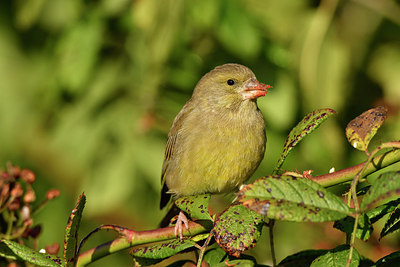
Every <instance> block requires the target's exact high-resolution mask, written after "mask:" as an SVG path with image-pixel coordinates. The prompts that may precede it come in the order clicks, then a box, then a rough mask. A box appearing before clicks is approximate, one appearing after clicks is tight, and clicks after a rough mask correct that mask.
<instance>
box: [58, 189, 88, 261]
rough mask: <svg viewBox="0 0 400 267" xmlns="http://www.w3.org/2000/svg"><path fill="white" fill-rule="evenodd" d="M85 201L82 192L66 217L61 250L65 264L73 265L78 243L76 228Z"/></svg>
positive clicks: (77, 227) (77, 228)
mask: <svg viewBox="0 0 400 267" xmlns="http://www.w3.org/2000/svg"><path fill="white" fill-rule="evenodd" d="M85 203H86V196H85V194H84V193H82V194H81V195H80V196H79V198H78V203H77V204H76V206H75V208H74V209H73V210H72V212H71V215H70V216H69V218H68V223H67V227H66V228H65V237H64V252H63V256H64V257H63V261H64V265H65V266H75V262H76V250H77V245H78V230H79V224H80V222H81V218H82V212H83V208H84V207H85Z"/></svg>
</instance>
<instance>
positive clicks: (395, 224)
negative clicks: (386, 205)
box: [380, 207, 400, 239]
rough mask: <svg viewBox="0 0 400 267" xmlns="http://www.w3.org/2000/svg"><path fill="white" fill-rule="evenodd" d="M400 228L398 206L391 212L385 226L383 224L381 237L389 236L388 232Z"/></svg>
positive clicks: (399, 210)
mask: <svg viewBox="0 0 400 267" xmlns="http://www.w3.org/2000/svg"><path fill="white" fill-rule="evenodd" d="M399 228H400V209H399V208H398V207H397V208H396V209H395V210H394V211H393V212H392V214H390V217H389V219H388V220H387V221H386V223H385V226H383V229H382V231H381V235H380V239H381V238H383V237H385V236H387V235H388V234H391V233H394V232H396V231H398V230H399Z"/></svg>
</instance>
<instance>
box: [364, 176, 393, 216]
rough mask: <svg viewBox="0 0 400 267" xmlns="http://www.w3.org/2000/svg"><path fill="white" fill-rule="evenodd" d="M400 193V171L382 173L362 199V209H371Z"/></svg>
mask: <svg viewBox="0 0 400 267" xmlns="http://www.w3.org/2000/svg"><path fill="white" fill-rule="evenodd" d="M399 195H400V171H398V172H386V173H383V174H381V175H380V176H379V177H378V178H377V179H376V180H375V182H374V183H373V184H372V185H371V188H370V189H369V191H368V192H367V193H366V194H365V196H364V198H363V199H362V202H361V206H360V209H361V210H362V211H366V210H370V209H372V208H373V207H374V206H376V205H378V204H379V203H381V202H387V201H389V200H393V198H394V197H397V196H399Z"/></svg>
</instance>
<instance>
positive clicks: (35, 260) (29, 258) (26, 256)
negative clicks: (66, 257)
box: [0, 239, 61, 267]
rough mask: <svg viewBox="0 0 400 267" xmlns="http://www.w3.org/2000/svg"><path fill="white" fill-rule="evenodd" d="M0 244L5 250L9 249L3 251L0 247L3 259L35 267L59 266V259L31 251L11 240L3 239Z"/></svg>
mask: <svg viewBox="0 0 400 267" xmlns="http://www.w3.org/2000/svg"><path fill="white" fill-rule="evenodd" d="M0 242H1V244H4V245H5V246H7V248H8V249H9V250H5V249H4V247H3V245H1V246H0V249H1V254H3V253H4V254H5V255H6V256H4V257H6V258H9V259H13V258H15V259H20V260H22V261H26V262H29V263H32V264H35V265H37V266H50V267H59V266H61V259H60V258H58V257H56V256H53V255H49V254H45V253H39V252H37V251H34V250H32V249H31V248H28V247H26V246H23V245H21V244H18V243H17V242H14V241H11V240H5V239H3V240H1V241H0ZM3 249H4V250H3Z"/></svg>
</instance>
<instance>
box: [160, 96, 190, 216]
mask: <svg viewBox="0 0 400 267" xmlns="http://www.w3.org/2000/svg"><path fill="white" fill-rule="evenodd" d="M193 108H194V106H193V104H192V101H191V100H189V101H188V102H187V103H186V104H185V106H184V107H183V108H182V110H181V111H180V112H179V113H178V115H177V116H176V118H175V120H174V123H173V124H172V127H171V130H170V131H169V134H168V141H167V146H166V148H165V153H164V162H163V166H162V171H161V186H162V189H161V201H160V209H162V208H163V207H164V206H165V205H166V204H167V203H168V201H169V200H170V198H171V194H168V193H167V192H168V190H169V189H168V186H167V183H166V180H167V179H166V173H167V169H168V166H169V162H170V161H171V160H174V156H175V155H174V152H175V151H176V144H177V143H178V142H179V139H180V138H179V136H180V131H181V129H182V126H183V123H184V121H185V119H186V117H187V116H189V115H190V114H191V111H192V110H193Z"/></svg>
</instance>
